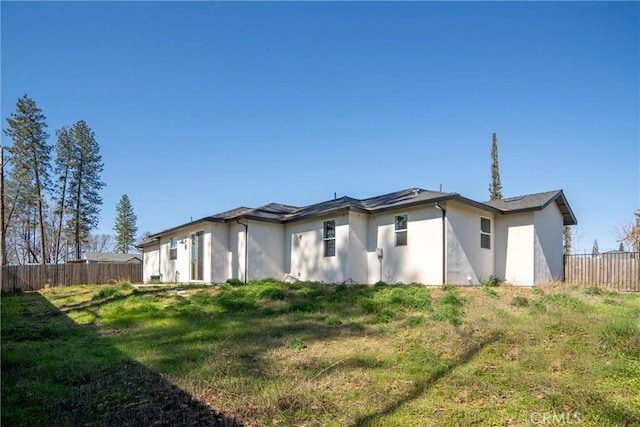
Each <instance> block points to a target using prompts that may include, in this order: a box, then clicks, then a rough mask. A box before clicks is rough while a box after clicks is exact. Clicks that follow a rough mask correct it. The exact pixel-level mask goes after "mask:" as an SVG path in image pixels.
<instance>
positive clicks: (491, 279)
mask: <svg viewBox="0 0 640 427" xmlns="http://www.w3.org/2000/svg"><path fill="white" fill-rule="evenodd" d="M480 283H481V284H482V285H483V286H498V285H500V283H502V280H500V279H498V278H497V277H496V276H494V275H493V274H492V275H491V276H489V278H488V279H486V280H483V281H481V282H480Z"/></svg>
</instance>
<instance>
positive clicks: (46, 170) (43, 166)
mask: <svg viewBox="0 0 640 427" xmlns="http://www.w3.org/2000/svg"><path fill="white" fill-rule="evenodd" d="M45 120H46V117H45V116H44V114H42V110H41V109H40V108H38V106H37V105H36V103H35V101H33V100H32V99H31V98H29V97H28V96H27V95H24V96H23V97H22V98H19V99H18V102H17V103H16V111H15V112H13V113H11V117H9V118H7V123H8V125H9V126H8V127H7V128H6V129H4V133H5V135H7V136H8V137H10V138H11V139H12V140H13V146H12V147H10V148H8V150H7V151H8V152H9V153H10V154H11V155H12V159H13V167H12V169H11V177H10V179H11V180H12V181H13V183H14V185H16V186H18V187H19V188H21V190H22V191H21V192H20V193H19V194H17V195H16V197H17V202H18V204H19V205H21V206H22V207H23V208H25V209H24V210H25V211H26V213H28V214H29V213H30V212H29V211H31V210H33V211H35V214H36V217H37V219H36V221H37V227H38V229H39V236H38V235H37V233H35V232H34V233H33V236H29V239H31V238H32V237H33V240H34V246H35V243H36V242H37V241H38V240H39V246H40V248H39V254H38V253H36V251H37V248H36V247H31V248H30V249H29V251H30V253H31V256H32V257H33V261H34V262H38V259H39V261H40V262H41V263H42V264H44V263H45V262H46V261H47V251H46V242H45V238H46V234H45V225H44V222H45V220H44V209H45V206H44V204H45V200H44V196H45V194H46V192H47V190H48V188H49V187H50V169H51V147H50V146H49V145H48V144H47V139H48V138H49V135H48V134H47V133H46V132H45V128H46V127H47V124H46V122H45ZM34 231H35V229H34ZM29 241H31V240H29Z"/></svg>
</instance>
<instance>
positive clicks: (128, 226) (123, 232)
mask: <svg viewBox="0 0 640 427" xmlns="http://www.w3.org/2000/svg"><path fill="white" fill-rule="evenodd" d="M137 219H138V218H137V217H136V215H135V214H134V213H133V207H132V206H131V201H130V200H129V196H127V195H126V194H123V195H122V197H121V198H120V201H119V202H118V204H117V205H116V224H115V226H114V227H113V230H114V231H115V232H116V247H115V249H116V252H120V253H127V252H128V251H129V249H130V248H133V246H134V242H135V236H136V233H137V232H138V226H137V225H136V221H137Z"/></svg>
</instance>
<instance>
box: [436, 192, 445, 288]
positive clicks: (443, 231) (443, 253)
mask: <svg viewBox="0 0 640 427" xmlns="http://www.w3.org/2000/svg"><path fill="white" fill-rule="evenodd" d="M435 206H436V209H439V210H440V211H441V212H442V284H443V285H444V284H445V283H447V257H446V256H447V238H446V237H447V210H446V209H445V208H443V207H442V206H440V205H439V204H438V202H436V204H435Z"/></svg>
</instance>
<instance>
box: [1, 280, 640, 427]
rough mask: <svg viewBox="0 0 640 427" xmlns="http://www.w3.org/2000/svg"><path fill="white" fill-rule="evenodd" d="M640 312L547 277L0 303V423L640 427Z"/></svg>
mask: <svg viewBox="0 0 640 427" xmlns="http://www.w3.org/2000/svg"><path fill="white" fill-rule="evenodd" d="M487 289H488V290H487ZM639 319H640V295H625V294H619V293H615V292H609V291H603V292H600V291H596V290H593V289H590V288H587V289H584V288H567V287H553V286H550V287H545V288H536V289H523V288H516V287H510V286H505V285H501V286H499V287H498V288H495V290H494V289H490V288H489V286H482V287H468V288H466V287H465V288H455V287H452V286H445V287H424V286H421V285H416V284H412V285H401V286H400V285H386V284H384V283H379V284H377V285H375V286H359V285H352V286H346V285H339V286H328V285H322V284H317V283H300V282H299V283H292V284H285V283H281V282H278V281H276V280H274V279H269V280H264V281H251V282H250V283H248V284H246V285H245V284H240V283H228V284H225V285H222V286H220V287H218V288H211V287H183V288H181V289H180V291H179V292H178V289H177V288H173V289H171V288H166V287H165V288H160V287H158V288H141V289H133V288H132V287H131V286H130V285H129V286H127V285H126V284H118V285H114V286H112V287H105V286H76V287H68V288H54V289H50V290H46V291H42V292H40V293H27V294H22V295H5V296H3V297H2V422H3V423H6V424H7V425H84V424H93V425H105V424H108V425H114V424H117V425H150V424H154V423H155V424H161V425H234V423H237V422H242V423H245V424H247V425H253V426H255V425H306V426H324V425H329V426H331V425H335V426H342V425H353V426H365V425H367V426H368V425H371V426H386V425H395V426H414V425H425V426H441V425H532V424H535V423H536V420H538V419H542V418H541V417H542V416H544V415H545V414H549V416H552V415H555V416H556V420H557V419H559V417H564V418H562V419H563V420H564V421H563V423H565V424H570V423H571V422H573V421H576V420H578V419H579V421H580V422H581V423H582V425H594V426H597V425H640V338H639V337H640V320H639ZM569 417H572V418H570V419H569ZM567 420H570V421H571V422H568V421H567Z"/></svg>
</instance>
